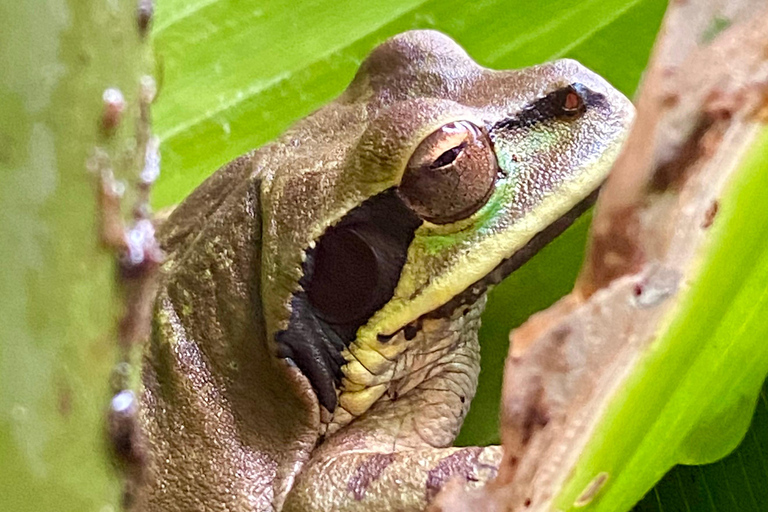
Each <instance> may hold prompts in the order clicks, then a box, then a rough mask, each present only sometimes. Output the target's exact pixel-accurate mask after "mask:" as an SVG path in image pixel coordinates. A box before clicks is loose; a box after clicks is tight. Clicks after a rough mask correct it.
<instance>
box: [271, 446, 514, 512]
mask: <svg viewBox="0 0 768 512" xmlns="http://www.w3.org/2000/svg"><path fill="white" fill-rule="evenodd" d="M500 461H501V447H500V446H488V447H477V446H472V447H463V448H457V447H452V448H423V449H414V450H409V449H406V450H400V451H396V452H387V451H351V450H350V451H346V452H342V453H337V452H334V451H332V450H331V451H328V450H324V451H323V453H322V454H318V456H314V457H312V460H311V461H310V462H309V463H308V464H307V466H306V467H305V468H304V470H303V471H302V473H301V474H300V475H299V476H298V478H297V479H296V482H295V483H294V486H293V489H292V490H291V492H290V493H289V495H288V499H287V501H286V502H285V506H284V508H283V510H284V511H285V512H294V511H295V512H298V511H302V512H308V511H315V510H318V511H320V510H336V511H349V512H360V511H379V510H398V511H421V510H424V508H425V507H426V506H427V505H428V504H429V503H430V502H431V501H432V499H433V498H434V497H435V496H436V495H437V493H438V492H439V491H440V489H441V488H442V487H443V486H444V485H445V484H447V483H448V482H449V481H451V480H454V479H456V480H459V481H461V482H462V483H463V485H464V486H466V487H467V488H473V487H478V486H481V485H483V484H484V483H486V482H488V481H489V480H490V479H492V478H493V477H495V476H496V470H497V468H498V466H499V462H500Z"/></svg>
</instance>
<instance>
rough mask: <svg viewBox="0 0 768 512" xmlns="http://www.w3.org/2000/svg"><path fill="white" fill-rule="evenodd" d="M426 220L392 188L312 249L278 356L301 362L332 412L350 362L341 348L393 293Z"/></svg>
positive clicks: (352, 214) (280, 338)
mask: <svg viewBox="0 0 768 512" xmlns="http://www.w3.org/2000/svg"><path fill="white" fill-rule="evenodd" d="M421 222H422V221H421V219H420V218H419V217H418V216H417V215H416V214H415V213H413V211H412V210H411V209H410V208H408V207H407V206H406V205H405V204H404V203H403V201H402V200H401V199H400V197H399V196H398V194H397V192H396V191H395V189H388V190H385V191H384V192H381V193H380V194H378V195H376V196H374V197H372V198H370V199H368V200H367V201H365V202H364V203H363V204H362V205H360V206H358V207H357V208H355V209H353V210H352V211H350V212H349V213H348V214H347V215H346V216H345V217H344V218H343V219H342V220H341V221H340V222H339V223H338V224H336V225H335V226H332V227H330V228H328V229H327V230H326V232H325V233H324V234H323V235H322V236H321V237H320V239H319V240H318V242H317V244H316V246H315V247H314V248H313V249H308V250H307V251H306V259H305V261H304V263H303V265H302V268H303V271H304V276H303V277H302V278H301V279H300V280H299V284H300V286H301V290H300V291H298V292H296V293H294V294H293V297H292V299H291V318H290V320H289V323H288V328H287V329H286V330H284V331H280V332H278V333H277V335H276V337H275V339H276V341H277V343H278V355H279V356H280V357H286V358H290V359H292V360H293V361H294V362H295V363H296V365H297V366H298V367H299V369H301V371H302V372H303V373H304V375H306V376H307V378H308V379H309V381H310V383H311V384H312V387H313V388H314V390H315V393H316V394H317V397H318V400H319V401H320V404H321V405H322V406H323V407H325V408H326V409H327V410H329V411H333V410H334V409H335V407H336V386H337V385H338V384H339V383H340V382H341V377H342V372H341V367H342V366H343V365H344V363H345V361H344V358H343V357H342V355H341V352H342V351H343V350H344V348H346V347H347V346H349V344H350V343H351V342H352V341H353V340H354V339H355V336H356V335H357V330H358V329H359V328H360V326H362V325H363V324H365V323H366V322H367V321H368V319H369V318H370V316H371V315H372V314H373V313H375V312H376V311H378V310H379V309H380V308H381V307H382V306H383V305H384V304H386V303H387V302H388V301H389V300H390V299H391V298H392V295H394V291H395V286H396V285H397V282H398V281H399V279H400V272H401V270H402V268H403V265H405V260H406V257H407V253H408V246H409V245H410V244H411V241H412V240H413V236H414V232H415V231H416V228H418V227H419V226H420V225H421Z"/></svg>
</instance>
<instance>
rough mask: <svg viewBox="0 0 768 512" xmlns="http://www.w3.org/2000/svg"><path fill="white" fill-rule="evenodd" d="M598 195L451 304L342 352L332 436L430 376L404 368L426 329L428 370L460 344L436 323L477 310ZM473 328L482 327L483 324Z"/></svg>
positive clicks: (522, 248)
mask: <svg viewBox="0 0 768 512" xmlns="http://www.w3.org/2000/svg"><path fill="white" fill-rule="evenodd" d="M598 193H599V189H598V190H595V191H593V192H592V193H591V194H589V195H588V196H587V197H586V198H584V199H583V200H581V201H580V202H579V203H578V204H576V205H575V206H574V207H572V208H571V209H570V210H569V211H568V212H566V213H565V214H564V215H562V216H561V217H559V218H558V219H557V220H555V221H554V222H552V223H551V224H549V225H548V226H547V227H546V228H544V229H543V230H542V231H540V232H538V233H537V234H536V235H534V236H533V237H532V238H531V239H530V240H529V241H528V242H527V243H526V244H525V245H524V246H523V247H521V248H520V249H518V250H517V251H516V252H515V253H514V254H512V256H510V257H509V258H506V259H505V260H503V261H502V262H500V263H499V264H498V265H497V266H496V267H495V268H494V269H493V270H492V271H491V272H489V273H488V274H486V275H485V276H484V277H483V278H481V279H479V280H478V281H476V282H475V283H474V284H472V285H471V286H469V287H467V288H466V289H465V290H463V291H462V292H460V293H458V294H457V295H455V296H454V297H453V298H452V299H451V300H450V301H448V302H447V303H445V304H443V305H441V306H439V307H438V308H436V309H434V310H432V311H430V312H428V313H426V314H424V315H422V316H420V317H419V318H418V319H416V320H414V321H412V322H409V323H408V324H407V325H404V326H402V327H401V328H400V329H398V330H397V331H396V332H395V333H393V334H392V335H391V336H387V337H381V338H379V339H377V341H376V343H374V344H358V343H356V342H353V343H352V344H350V346H349V347H348V348H347V349H346V350H344V351H343V352H342V355H343V357H344V359H345V361H346V362H347V364H345V365H344V366H343V367H342V372H343V373H344V377H343V378H342V383H341V386H340V387H339V398H338V402H337V403H338V405H337V406H336V408H335V410H334V411H333V417H332V419H331V421H330V424H329V428H328V431H329V433H330V432H333V431H335V430H338V429H339V428H341V427H343V426H344V425H346V424H348V423H349V422H350V421H352V420H353V419H355V418H356V417H358V416H360V415H362V414H363V413H365V412H366V411H367V410H368V409H370V407H371V406H372V405H373V404H374V403H376V402H377V401H379V400H381V399H387V400H396V399H397V397H398V395H399V396H402V394H403V393H402V390H403V389H410V388H412V387H413V386H415V385H417V384H418V383H417V382H416V381H415V380H414V379H413V378H411V379H410V380H408V383H407V384H405V385H404V384H403V383H402V382H403V379H404V376H405V375H419V374H421V375H424V374H425V372H418V371H417V370H420V368H406V369H404V368H403V367H402V366H403V360H404V359H405V358H404V357H403V356H404V355H406V353H407V352H408V351H409V350H412V348H413V347H414V343H416V344H418V341H419V339H420V337H421V335H422V333H423V331H424V330H425V326H429V328H428V329H427V330H429V331H430V336H431V338H432V339H431V343H432V344H433V345H434V347H435V350H434V354H435V357H434V358H432V360H430V361H423V362H422V364H423V365H426V364H434V363H435V362H437V361H438V360H439V356H442V355H445V353H447V352H450V349H451V347H453V346H455V344H456V343H457V342H458V341H459V340H453V344H452V343H450V342H448V341H450V340H447V338H448V337H450V335H451V333H452V332H454V331H455V330H456V329H454V330H450V329H446V330H445V333H444V336H445V338H446V340H443V341H441V340H439V339H434V338H435V335H434V333H435V332H436V331H437V330H438V329H437V328H436V327H435V325H436V324H435V323H434V322H435V321H439V320H441V319H443V320H450V321H454V320H455V319H456V317H457V316H463V315H464V314H466V312H467V311H469V310H471V309H472V308H474V307H475V305H476V304H477V303H478V302H479V301H481V299H482V298H483V297H484V296H485V294H486V292H487V291H488V290H489V289H490V288H491V287H493V286H495V285H496V284H498V283H500V282H501V281H502V280H503V279H504V278H506V277H507V276H509V275H510V274H511V273H512V272H514V271H515V270H517V269H518V268H520V267H521V266H522V265H523V264H524V263H525V262H527V261H528V260H529V259H530V258H531V257H533V256H534V255H535V254H536V253H537V252H538V251H539V250H541V249H542V248H543V247H544V246H546V245H547V244H548V243H549V242H550V241H552V240H553V239H555V238H556V237H557V236H558V235H560V234H561V233H562V232H563V231H565V229H566V228H568V227H569V226H570V225H571V224H573V222H574V221H575V220H576V219H578V218H579V217H580V216H581V215H582V214H583V213H584V212H585V211H586V210H588V209H589V208H590V207H591V206H592V205H593V204H594V203H595V201H596V200H597V196H598ZM474 328H475V329H478V328H479V322H478V323H477V324H476V327H474ZM473 335H476V333H473ZM368 352H370V353H368ZM405 370H407V372H405ZM393 390H394V391H393ZM385 395H386V396H385Z"/></svg>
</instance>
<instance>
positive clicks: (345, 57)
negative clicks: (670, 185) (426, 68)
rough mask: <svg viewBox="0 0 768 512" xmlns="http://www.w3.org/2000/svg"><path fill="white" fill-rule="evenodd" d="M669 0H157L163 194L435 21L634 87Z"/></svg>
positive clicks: (491, 49)
mask: <svg viewBox="0 0 768 512" xmlns="http://www.w3.org/2000/svg"><path fill="white" fill-rule="evenodd" d="M665 5H666V2H664V1H663V0H587V1H584V2H569V1H566V0H553V1H549V2H540V1H536V0H522V1H516V2H509V1H505V0H486V1H483V2H464V1H459V0H448V1H445V0H439V1H438V0H431V1H424V0H394V1H390V2H356V1H354V0H338V1H333V2H330V1H304V2H291V3H290V4H286V3H285V2H281V1H276V0H272V1H259V2H257V1H253V0H252V1H240V2H235V1H226V0H199V1H197V2H196V3H193V4H190V3H189V2H185V1H182V0H168V1H165V2H158V12H157V17H156V19H157V25H156V27H155V50H156V53H157V59H158V69H159V74H160V78H159V81H160V83H161V91H160V95H159V98H158V101H157V104H156V106H155V110H154V117H155V119H154V120H155V131H156V133H157V135H158V136H159V137H160V140H161V142H162V151H163V159H164V165H163V177H162V179H161V181H160V182H159V183H158V185H157V187H156V189H155V192H154V194H155V197H154V201H155V204H156V205H158V206H167V205H169V204H173V203H175V202H178V201H179V200H181V199H182V198H183V197H184V196H185V195H186V194H187V193H189V192H190V191H191V190H192V189H193V188H194V187H195V186H196V185H197V184H199V183H200V182H201V181H202V180H203V179H204V178H205V177H206V176H208V175H209V174H210V173H211V171H212V170H213V169H216V168H217V167H219V166H220V165H222V164H224V163H226V162H227V161H229V160H231V159H233V158H234V157H236V156H238V155H240V154H243V153H245V152H247V151H249V150H251V149H253V148H254V147H257V146H259V145H261V144H264V143H265V142H267V141H269V140H271V139H273V138H274V137H276V136H277V135H279V134H280V133H282V132H283V131H284V130H285V129H286V128H287V127H288V126H289V125H290V124H291V123H292V122H293V121H295V120H296V119H299V118H301V117H303V116H305V115H306V114H307V113H309V112H311V111H312V110H314V109H316V108H317V107H319V106H320V105H323V104H324V103H326V102H328V101H329V100H331V99H332V98H334V97H335V96H337V95H338V94H339V93H340V92H341V91H342V90H343V89H344V88H345V87H346V85H347V84H348V83H349V81H350V80H351V79H352V77H353V76H354V73H355V71H356V70H357V67H358V66H359V64H360V62H361V61H362V59H364V58H365V56H366V55H367V54H368V52H369V51H370V50H371V48H373V47H374V46H375V45H376V44H377V43H379V42H381V41H383V40H384V39H386V38H388V37H390V36H392V35H394V34H397V33H399V32H402V31H404V30H408V29H414V28H436V29H439V30H441V31H443V32H445V33H447V34H449V35H451V36H452V37H453V38H455V39H456V40H457V41H458V42H459V43H461V44H462V46H464V48H465V49H466V50H467V51H468V52H469V53H470V55H472V56H473V57H474V58H475V59H476V60H477V61H478V62H480V63H481V64H484V65H487V66H491V67H497V68H512V67H521V66H527V65H532V64H536V63H539V62H542V61H545V60H547V59H552V58H558V57H574V58H577V59H579V60H581V61H582V63H584V64H585V65H587V66H590V67H592V68H594V70H595V71H597V72H598V73H600V74H602V75H603V76H605V77H606V78H607V79H608V80H610V81H611V82H613V83H614V84H615V85H616V86H617V87H619V88H620V89H622V90H623V91H624V92H626V93H628V94H631V93H632V92H633V91H634V89H635V87H636V85H637V82H638V80H639V77H640V73H641V72H642V70H643V68H644V67H645V62H646V60H647V56H648V52H649V50H650V46H651V44H652V42H653V38H654V36H655V33H656V30H657V29H658V25H659V22H660V20H661V15H662V13H663V10H664V6H665Z"/></svg>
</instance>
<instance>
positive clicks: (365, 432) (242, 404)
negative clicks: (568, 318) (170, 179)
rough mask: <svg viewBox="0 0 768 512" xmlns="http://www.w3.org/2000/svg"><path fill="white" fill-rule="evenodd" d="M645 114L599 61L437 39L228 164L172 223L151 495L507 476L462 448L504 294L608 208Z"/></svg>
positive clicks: (376, 69) (398, 40)
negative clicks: (514, 59) (485, 328)
mask: <svg viewBox="0 0 768 512" xmlns="http://www.w3.org/2000/svg"><path fill="white" fill-rule="evenodd" d="M633 112H634V110H633V107H632V104H631V103H630V102H629V101H628V100H627V99H626V98H625V97H624V96H623V95H622V94H621V93H619V92H618V91H616V90H615V89H614V88H612V87H611V86H610V85H609V84H608V83H607V82H606V81H604V80H603V79H602V78H600V77H599V76H597V75H596V74H594V73H593V72H591V71H589V70H587V69H586V68H584V67H583V66H581V65H580V64H578V63H577V62H574V61H571V60H560V61H557V62H551V63H547V64H543V65H539V66H534V67H530V68H527V69H522V70H513V71H493V70H489V69H486V68H483V67H481V66H479V65H478V64H476V63H475V62H474V61H473V60H471V59H470V58H469V57H468V56H467V54H466V53H465V52H464V51H463V50H462V49H461V48H460V47H459V46H458V45H457V44H456V43H455V42H453V41H452V40H451V39H450V38H448V37H447V36H445V35H443V34H440V33H438V32H434V31H413V32H407V33H404V34H401V35H398V36H396V37H394V38H392V39H390V40H388V41H386V42H384V43H383V44H381V45H380V46H378V47H377V48H376V49H374V50H373V52H372V53H371V54H370V56H369V57H368V58H367V59H366V60H365V61H364V62H363V63H362V65H361V67H360V70H359V71H358V73H357V75H356V76H355V78H354V80H353V81H352V83H351V84H350V85H349V87H348V88H347V90H346V91H345V92H344V93H343V94H342V95H341V96H339V97H338V98H337V99H336V100H335V101H333V102H332V103H330V104H328V105H327V106H325V107H323V108H321V109H319V110H318V111H316V112H314V113H313V114H311V115H309V116H308V117H306V118H305V119H303V120H301V121H299V122H298V123H296V124H295V125H294V126H293V127H292V128H290V129H289V130H288V131H287V132H286V133H285V134H284V135H282V136H281V137H280V138H279V139H278V140H277V141H275V142H273V143H271V144H268V145H266V146H264V147H262V148H260V149H258V150H255V151H253V152H251V153H249V154H247V155H245V156H242V157H240V158H238V159H236V160H234V161H233V162H231V163H229V164H228V165H226V166H224V167H223V168H222V169H220V170H219V171H218V172H216V173H215V174H213V175H212V176H211V177H210V178H208V180H207V181H205V182H204V183H203V184H202V185H201V186H200V187H199V188H198V189H197V190H195V191H194V192H193V193H192V194H191V195H190V196H189V197H188V198H187V199H186V200H185V201H184V202H183V203H181V204H180V205H179V206H178V207H177V208H176V209H175V211H174V212H173V213H172V214H171V216H170V217H169V218H168V220H167V221H166V222H165V223H164V224H163V225H162V226H161V228H160V237H161V242H162V244H163V247H164V250H165V251H166V253H167V255H168V258H167V261H166V263H165V264H164V266H163V269H162V275H161V277H160V280H159V284H158V293H157V298H156V304H155V309H154V316H153V329H152V334H151V339H150V341H149V343H148V346H147V352H146V357H145V367H144V370H143V381H144V392H143V397H142V401H141V421H142V426H143V428H144V431H145V435H146V439H147V445H148V451H149V453H150V457H149V476H148V478H146V479H145V483H144V484H143V487H142V488H141V489H140V492H139V493H138V499H139V500H140V501H141V502H142V503H143V507H144V508H145V509H146V510H150V511H166V512H169V511H179V512H181V511H185V512H187V511H205V512H208V511H214V510H216V511H228V512H241V511H254V510H256V511H262V510H269V511H286V512H288V511H291V512H293V511H315V510H317V511H319V510H339V511H378V510H398V511H410V510H423V509H424V507H425V506H426V505H427V504H428V503H429V501H430V500H431V499H432V498H433V497H434V496H435V495H436V494H437V492H438V491H439V490H440V488H441V487H442V486H443V484H445V483H446V482H447V481H448V480H449V479H451V478H459V479H462V480H461V481H463V482H465V483H464V485H467V486H477V485H481V484H482V483H483V482H486V481H488V480H489V479H491V478H492V477H493V476H494V474H495V473H496V468H497V466H498V463H499V460H500V455H501V452H500V448H499V447H452V446H451V445H452V442H453V440H454V438H455V436H456V434H457V432H458V430H459V427H460V426H461V423H462V420H463V418H464V416H465V415H466V413H467V411H468V409H469V404H470V402H471V400H472V397H473V395H474V393H475V387H476V382H477V376H478V372H479V364H480V358H479V346H478V339H477V331H478V328H479V325H480V313H481V311H482V310H483V307H484V305H485V301H486V299H485V296H486V291H487V290H488V289H489V287H491V286H493V285H494V284H496V283H498V282H499V281H500V280H501V279H502V278H503V277H505V276H506V275H507V274H509V273H510V272H512V271H513V270H514V269H516V268H517V267H519V266H520V265H521V264H522V263H523V262H524V261H525V260H527V259H528V258H529V257H530V256H531V255H532V254H533V253H535V252H536V250H538V249H539V248H540V247H542V246H543V245H544V244H545V243H546V242H547V241H549V240H550V239H551V238H552V237H554V236H555V235H556V234H558V233H559V232H560V231H562V230H563V229H564V228H565V227H566V226H567V225H568V224H569V223H570V222H571V221H572V220H573V219H574V218H575V217H576V216H577V215H579V214H580V213H581V212H582V211H583V210H584V209H585V208H587V206H588V205H589V204H590V203H591V201H592V200H593V199H594V196H595V191H596V190H597V189H598V187H599V186H600V184H601V183H602V182H603V180H604V179H605V178H606V174H607V172H608V169H609V168H610V166H611V163H612V161H613V160H614V158H615V157H616V156H617V153H618V151H619V148H620V145H621V143H622V141H623V139H624V137H625V135H626V133H627V130H628V127H629V124H630V123H631V120H632V117H633Z"/></svg>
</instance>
